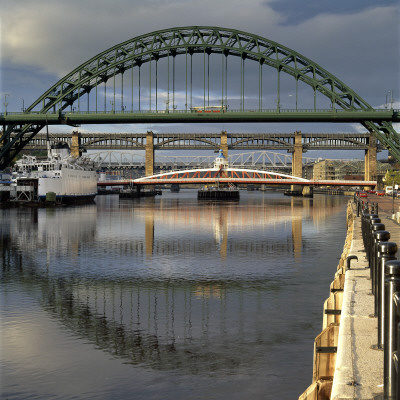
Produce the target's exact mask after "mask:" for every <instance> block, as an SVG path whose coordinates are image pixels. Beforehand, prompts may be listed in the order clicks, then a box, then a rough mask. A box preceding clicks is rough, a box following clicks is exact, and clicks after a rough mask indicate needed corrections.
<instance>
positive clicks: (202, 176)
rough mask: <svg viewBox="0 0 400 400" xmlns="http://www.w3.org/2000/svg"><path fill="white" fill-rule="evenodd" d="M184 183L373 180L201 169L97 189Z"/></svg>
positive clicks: (346, 183) (316, 183)
mask: <svg viewBox="0 0 400 400" xmlns="http://www.w3.org/2000/svg"><path fill="white" fill-rule="evenodd" d="M173 183H177V184H180V185H185V184H207V185H219V184H235V185H238V184H265V185H278V186H292V185H301V186H365V187H375V186H376V184H377V182H376V181H362V180H360V181H358V180H357V181H356V180H334V181H333V180H310V179H305V178H299V177H296V176H291V175H286V174H281V173H276V172H271V171H260V170H251V169H239V168H224V169H221V168H202V169H192V170H183V171H173V172H165V173H161V174H157V175H152V176H145V177H142V178H137V179H131V180H122V181H107V182H99V183H98V185H99V186H108V185H113V184H114V185H128V184H134V185H164V184H173Z"/></svg>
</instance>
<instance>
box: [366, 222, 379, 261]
mask: <svg viewBox="0 0 400 400" xmlns="http://www.w3.org/2000/svg"><path fill="white" fill-rule="evenodd" d="M373 215H374V214H371V217H370V218H369V220H367V224H366V243H365V247H364V248H365V251H366V253H367V260H368V266H369V267H371V256H372V246H373V240H374V237H373V234H372V233H373V229H372V226H373V225H374V224H375V223H380V222H381V220H380V218H377V217H373Z"/></svg>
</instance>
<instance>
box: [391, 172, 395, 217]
mask: <svg viewBox="0 0 400 400" xmlns="http://www.w3.org/2000/svg"><path fill="white" fill-rule="evenodd" d="M390 176H391V177H392V215H393V214H394V177H395V176H396V175H395V174H391V175H390Z"/></svg>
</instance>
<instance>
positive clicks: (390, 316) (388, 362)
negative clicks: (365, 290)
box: [383, 260, 400, 399]
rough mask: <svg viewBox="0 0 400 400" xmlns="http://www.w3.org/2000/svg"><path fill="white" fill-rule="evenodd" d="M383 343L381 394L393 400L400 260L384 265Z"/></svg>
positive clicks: (394, 391) (395, 384) (395, 385)
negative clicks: (396, 304) (394, 296)
mask: <svg viewBox="0 0 400 400" xmlns="http://www.w3.org/2000/svg"><path fill="white" fill-rule="evenodd" d="M385 278H386V279H385V326H384V330H385V341H384V356H383V360H384V361H383V364H384V365H383V379H384V381H383V394H384V398H385V399H394V398H395V395H396V391H397V382H396V380H397V379H396V377H397V376H396V375H397V374H396V368H395V364H394V362H393V352H394V351H395V350H396V346H397V324H398V323H399V317H398V316H397V312H396V307H395V301H394V299H393V295H394V294H395V293H396V292H398V291H400V260H395V261H388V262H387V263H386V265H385Z"/></svg>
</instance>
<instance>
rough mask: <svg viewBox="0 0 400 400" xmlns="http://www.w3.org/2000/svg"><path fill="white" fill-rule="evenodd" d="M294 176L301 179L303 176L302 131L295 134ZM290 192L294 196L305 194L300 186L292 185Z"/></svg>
mask: <svg viewBox="0 0 400 400" xmlns="http://www.w3.org/2000/svg"><path fill="white" fill-rule="evenodd" d="M292 175H293V176H297V177H299V178H301V177H302V176H303V143H302V136H301V131H296V132H295V133H294V147H293V155H292ZM290 190H291V192H292V193H293V194H303V188H302V186H299V185H291V187H290Z"/></svg>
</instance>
